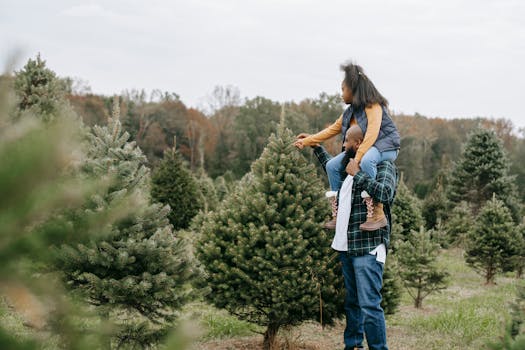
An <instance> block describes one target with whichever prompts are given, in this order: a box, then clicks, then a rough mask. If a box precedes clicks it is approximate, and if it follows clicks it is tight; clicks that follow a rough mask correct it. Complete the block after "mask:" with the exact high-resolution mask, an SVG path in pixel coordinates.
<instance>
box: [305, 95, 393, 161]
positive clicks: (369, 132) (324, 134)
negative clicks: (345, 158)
mask: <svg viewBox="0 0 525 350" xmlns="http://www.w3.org/2000/svg"><path fill="white" fill-rule="evenodd" d="M365 113H366V118H367V119H368V126H367V129H366V133H365V136H364V138H363V142H362V143H361V145H360V146H359V148H358V149H357V152H356V156H355V160H356V161H357V162H358V163H360V162H361V158H363V155H364V154H365V153H366V152H367V151H368V150H369V149H370V147H372V146H373V145H374V143H375V142H376V140H377V137H378V136H379V129H380V128H381V121H382V118H383V109H382V108H381V105H380V104H378V103H375V104H373V105H372V106H370V107H367V108H365ZM356 123H357V122H356V120H355V118H352V119H350V125H351V126H352V125H355V124H356ZM342 125H343V115H341V116H340V117H339V118H338V119H337V120H336V121H335V122H334V123H333V124H332V125H330V126H329V127H327V128H326V129H324V130H321V131H319V132H318V133H317V134H314V135H310V136H308V137H305V138H304V139H303V145H305V146H311V145H314V144H316V143H321V142H323V141H326V140H328V139H330V138H332V137H334V136H336V135H338V134H340V133H341V128H342Z"/></svg>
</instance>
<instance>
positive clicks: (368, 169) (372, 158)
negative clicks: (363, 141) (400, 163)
mask: <svg viewBox="0 0 525 350" xmlns="http://www.w3.org/2000/svg"><path fill="white" fill-rule="evenodd" d="M397 153H398V151H397V150H392V151H384V152H379V150H378V149H377V148H376V147H370V149H369V150H368V151H367V152H366V153H365V154H364V156H363V158H362V159H361V164H360V167H361V170H363V171H364V172H365V173H367V174H368V176H370V177H371V178H372V179H375V178H376V175H377V164H379V163H381V162H382V161H385V160H390V161H392V162H393V161H395V160H396V159H397Z"/></svg>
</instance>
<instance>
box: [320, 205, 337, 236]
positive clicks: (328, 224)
mask: <svg viewBox="0 0 525 350" xmlns="http://www.w3.org/2000/svg"><path fill="white" fill-rule="evenodd" d="M336 223H337V197H332V220H330V221H328V222H325V224H324V225H323V227H324V228H325V229H327V230H335V224H336Z"/></svg>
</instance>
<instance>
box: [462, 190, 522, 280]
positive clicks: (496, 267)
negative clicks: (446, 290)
mask: <svg viewBox="0 0 525 350" xmlns="http://www.w3.org/2000/svg"><path fill="white" fill-rule="evenodd" d="M518 243H519V241H518V240H517V230H516V227H515V224H514V222H513V221H512V217H511V215H510V211H509V210H508V208H507V207H505V204H503V202H502V201H500V200H498V199H496V197H495V196H494V197H493V198H492V200H490V201H488V202H487V203H486V204H485V206H483V208H482V209H481V211H480V212H479V215H478V216H477V218H476V222H475V223H474V227H473V229H472V230H471V232H470V233H469V236H468V245H467V249H466V252H465V253H466V255H465V259H466V262H467V264H468V265H470V266H471V267H473V268H474V269H475V270H477V271H478V272H480V273H481V274H482V275H483V277H484V278H485V283H486V284H493V283H494V278H495V276H496V273H498V272H500V271H503V270H508V267H509V266H511V264H512V263H511V258H512V256H513V255H515V254H517V253H518V252H517V251H516V245H517V244H518Z"/></svg>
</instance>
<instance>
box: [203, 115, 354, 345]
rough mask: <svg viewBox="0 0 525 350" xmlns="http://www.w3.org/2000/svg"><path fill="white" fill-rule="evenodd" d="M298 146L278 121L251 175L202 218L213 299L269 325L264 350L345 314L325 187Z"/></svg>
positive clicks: (205, 263)
mask: <svg viewBox="0 0 525 350" xmlns="http://www.w3.org/2000/svg"><path fill="white" fill-rule="evenodd" d="M293 140H294V137H293V135H292V134H291V132H290V131H289V130H288V129H285V128H284V122H283V121H281V124H280V126H279V128H278V131H277V134H276V135H275V134H272V136H271V137H270V140H269V143H268V145H267V147H266V148H265V150H264V151H263V154H262V155H261V157H260V158H259V159H258V160H257V161H256V162H255V163H254V164H253V165H252V171H251V173H250V174H248V175H247V176H245V178H244V179H243V180H242V181H241V183H240V184H239V186H238V187H237V190H236V191H235V192H234V193H233V194H232V195H230V196H229V197H228V198H227V199H226V200H225V201H224V202H223V203H222V204H221V207H220V208H219V209H218V210H217V212H214V213H211V214H210V215H208V217H206V218H205V222H204V224H203V226H202V233H201V237H200V239H199V243H198V245H197V248H196V249H197V256H198V258H199V260H200V261H201V262H202V264H203V266H204V268H205V270H206V279H207V282H208V285H209V287H210V289H211V292H210V294H209V298H210V301H211V302H212V303H213V304H215V305H216V306H217V307H219V308H224V309H226V310H228V311H229V312H230V313H232V314H234V315H236V316H238V317H239V318H241V319H244V320H247V321H249V322H253V323H256V324H259V325H261V326H264V327H266V331H265V334H264V348H265V349H270V348H273V346H274V344H275V336H276V334H277V332H278V330H279V329H280V328H281V327H284V326H289V325H297V324H299V323H301V322H302V321H305V320H317V321H320V322H321V323H322V324H330V323H332V322H333V321H334V319H335V318H337V317H338V316H340V315H341V314H342V311H343V310H342V303H343V300H344V286H343V281H342V276H341V273H340V268H339V267H338V260H337V258H336V256H334V251H333V250H332V249H331V248H330V242H331V238H332V237H331V236H332V234H329V233H328V232H326V231H324V230H323V229H322V222H323V221H324V220H325V219H326V218H327V216H328V214H329V208H328V205H327V203H326V200H325V199H323V192H322V188H323V186H322V184H321V182H320V180H319V178H318V177H317V176H316V172H315V168H314V166H313V165H312V164H308V163H307V161H306V159H305V158H304V157H303V156H302V155H301V154H300V153H299V152H297V151H296V150H295V149H294V147H293Z"/></svg>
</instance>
